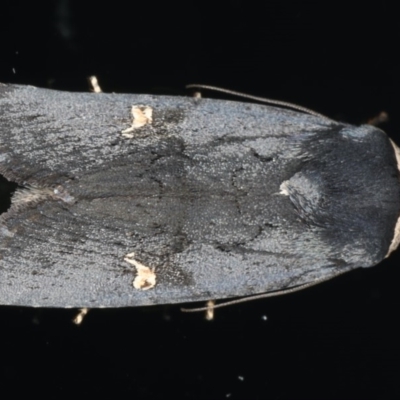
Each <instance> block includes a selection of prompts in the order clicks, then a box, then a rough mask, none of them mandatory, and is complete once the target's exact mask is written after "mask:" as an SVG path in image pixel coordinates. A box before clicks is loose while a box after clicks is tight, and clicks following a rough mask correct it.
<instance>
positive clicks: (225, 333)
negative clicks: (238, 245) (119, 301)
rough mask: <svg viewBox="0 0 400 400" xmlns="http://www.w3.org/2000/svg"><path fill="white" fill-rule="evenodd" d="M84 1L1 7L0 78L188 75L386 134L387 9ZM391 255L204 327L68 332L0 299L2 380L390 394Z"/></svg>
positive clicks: (173, 85)
mask: <svg viewBox="0 0 400 400" xmlns="http://www.w3.org/2000/svg"><path fill="white" fill-rule="evenodd" d="M85 4H86V5H85V6H84V8H83V6H81V5H79V3H78V2H68V1H56V2H50V1H48V2H41V3H40V4H39V5H38V4H36V3H33V2H22V1H12V2H11V1H9V2H3V3H2V5H1V19H2V24H1V28H0V37H1V47H0V49H1V50H0V51H1V53H0V54H1V56H0V81H1V82H6V83H24V84H32V85H37V86H42V87H53V88H55V89H64V90H80V91H85V90H87V88H88V85H87V83H86V77H87V76H88V75H91V74H96V75H97V76H98V78H99V80H100V84H101V85H102V88H103V90H104V91H115V92H121V91H123V92H128V93H133V92H135V93H150V92H151V93H157V94H160V93H164V94H177V93H179V94H184V93H185V92H184V91H183V90H182V87H183V86H184V85H185V84H187V83H191V82H195V81H198V82H202V83H210V84H216V85H219V86H222V87H229V88H232V89H238V90H242V91H246V92H250V93H253V94H258V95H265V96H269V97H272V98H279V99H282V100H287V101H292V102H297V103H299V104H302V105H304V106H308V107H311V108H314V109H316V110H317V111H319V112H322V113H324V114H327V115H329V116H330V117H332V118H335V119H339V120H343V121H345V122H351V123H362V122H365V121H367V120H368V119H370V118H372V117H374V116H376V115H377V114H379V113H380V112H381V111H385V112H387V113H388V115H389V118H390V120H389V122H388V123H386V124H385V125H382V128H383V129H384V130H385V131H386V132H387V133H388V134H389V136H390V137H392V138H393V139H394V140H395V141H397V143H399V140H398V130H399V125H400V123H399V119H398V107H399V105H398V93H399V85H398V71H399V63H398V61H397V57H398V54H397V53H398V51H397V49H398V42H399V31H398V23H397V13H396V11H395V9H394V5H393V6H392V5H391V4H390V3H388V2H379V3H370V5H368V6H360V5H354V6H353V5H352V4H349V3H348V2H346V3H343V4H341V3H338V2H323V3H322V2H269V3H268V4H266V5H263V6H257V5H256V2H251V1H250V2H249V1H247V2H234V3H233V2H229V3H228V4H227V6H226V7H223V8H222V7H221V8H217V7H216V6H215V4H213V5H207V4H205V3H197V4H196V5H191V4H190V3H188V4H187V5H186V6H185V5H184V6H182V5H173V4H171V3H168V2H166V3H164V5H162V6H157V5H151V6H149V5H148V4H146V3H140V4H132V5H131V6H127V5H125V4H120V5H118V4H115V3H113V4H112V5H107V6H101V5H99V4H98V3H96V2H86V3H85ZM360 7H361V8H360ZM187 38H189V40H188V39H187ZM13 69H14V70H15V73H14V72H13ZM213 96H214V97H220V96H219V95H217V96H216V95H214V94H213ZM5 201H7V200H5ZM398 262H399V260H398V255H397V254H396V253H395V254H393V255H392V256H391V257H390V258H389V259H388V260H386V261H385V262H383V263H381V264H380V265H379V266H377V267H375V268H371V269H363V270H359V271H355V272H352V273H350V274H348V275H347V276H343V277H341V278H338V279H336V280H335V281H332V282H329V283H327V284H324V285H322V286H319V287H315V288H313V289H310V290H308V291H305V292H302V293H298V294H296V295H291V296H287V297H283V298H279V299H270V300H266V301H261V302H257V303H248V304H245V305H242V306H240V307H239V306H238V307H232V308H229V309H225V310H220V311H219V312H217V313H216V319H215V320H214V321H213V322H207V321H205V320H204V319H203V315H202V314H194V315H189V314H182V313H180V311H179V307H177V306H170V307H149V308H139V309H123V310H97V311H92V312H91V313H89V315H88V316H87V317H86V319H85V320H84V322H83V324H82V325H81V326H79V327H76V326H75V325H73V324H72V323H71V319H72V318H73V316H74V315H75V312H74V311H73V310H58V309H57V310H45V309H29V308H25V309H24V308H10V307H1V309H0V313H1V321H2V330H1V339H2V344H3V347H4V349H3V352H2V363H1V368H2V370H1V375H0V379H1V383H2V388H3V390H6V384H8V385H10V387H12V390H13V393H15V394H16V393H21V392H24V393H33V392H35V391H40V392H41V393H44V392H47V393H51V394H52V395H53V396H54V395H55V396H59V395H60V394H62V393H66V392H68V393H71V394H73V395H77V394H78V393H81V394H83V395H93V394H104V393H107V392H108V393H110V394H113V395H115V396H122V395H130V396H133V397H135V398H167V397H172V396H173V397H175V398H203V399H209V398H227V396H228V395H230V397H229V398H246V399H247V398H255V399H294V398H295V399H302V398H315V399H317V398H327V399H337V398H353V399H354V398H356V399H396V398H399V396H400V384H399V381H398V376H399V366H398V359H399V356H400V345H399V342H398V338H399V334H400V332H399V328H398V323H397V319H398V318H397V314H398V303H399V290H398V287H397V286H398V285H397V282H398V280H399V279H398V278H399V272H398V270H396V268H397V266H398ZM264 316H267V320H264Z"/></svg>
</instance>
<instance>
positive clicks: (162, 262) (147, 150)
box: [0, 85, 394, 307]
mask: <svg viewBox="0 0 400 400" xmlns="http://www.w3.org/2000/svg"><path fill="white" fill-rule="evenodd" d="M132 106H145V107H149V108H151V109H152V112H153V114H152V121H151V122H148V123H147V124H145V125H144V126H142V127H139V128H136V129H135V130H133V131H132V133H133V137H125V136H124V135H122V134H121V132H122V131H123V130H125V129H127V128H129V127H130V126H131V124H132V115H131V108H132ZM343 127H345V126H343V125H340V124H338V123H335V122H332V121H330V120H328V119H326V120H324V119H321V118H317V117H313V116H309V115H304V114H300V113H296V112H291V111H286V110H281V109H276V108H272V107H265V106H259V105H252V104H243V103H235V102H228V101H216V100H205V99H201V100H199V99H191V98H179V97H160V96H145V95H140V96H139V95H120V94H118V95H113V94H82V93H79V94H76V93H67V92H65V93H63V92H57V91H50V90H43V89H36V88H33V87H23V86H6V85H0V132H1V133H0V172H1V174H3V175H4V176H5V177H6V178H7V179H10V180H13V181H16V182H18V183H19V184H21V185H24V186H32V187H34V188H35V189H30V191H29V193H33V194H32V196H33V195H35V194H36V197H34V198H33V200H32V201H30V202H29V201H28V200H29V199H30V198H29V197H23V196H22V198H23V199H26V201H27V202H26V204H25V205H24V204H23V202H24V200H22V203H21V202H19V203H18V205H13V206H12V208H11V209H10V210H9V211H8V212H7V213H5V214H3V215H2V216H1V218H2V220H1V221H2V222H1V223H0V303H1V304H15V305H26V306H45V307H84V306H85V307H121V306H139V305H150V304H165V303H177V302H186V301H197V300H205V299H215V298H226V297H232V296H241V295H249V294H254V293H260V292H265V291H268V290H274V289H282V288H285V287H290V286H294V285H297V284H301V283H306V282H310V281H313V280H314V279H316V278H321V277H323V276H329V275H333V274H335V272H337V270H338V268H341V269H351V268H354V267H355V266H367V265H371V263H372V264H374V263H376V262H378V261H379V260H380V259H381V258H382V257H383V255H384V251H385V246H386V244H387V243H386V242H387V241H388V240H389V239H386V237H385V240H386V242H385V240H383V239H382V238H379V240H378V239H376V238H375V239H374V238H373V239H371V240H369V239H368V240H369V241H368V240H367V241H366V244H365V245H363V246H360V247H359V249H358V250H357V251H356V253H351V251H350V250H349V249H347V250H346V251H347V253H346V251H344V252H343V249H342V243H339V244H338V246H336V247H335V246H334V245H332V238H331V237H330V236H329V234H327V233H326V232H327V228H326V226H325V227H324V224H323V223H322V224H319V222H318V221H314V220H312V219H310V218H308V217H309V215H308V214H307V212H308V211H307V207H304V209H303V208H302V207H303V206H302V205H300V206H299V205H298V204H296V199H298V198H300V200H301V198H304V197H305V198H306V199H307V196H308V195H304V194H303V197H301V196H302V194H301V193H300V197H296V196H298V192H299V188H298V187H296V182H297V181H298V180H299V176H300V180H301V179H302V175H301V174H300V175H296V173H299V171H301V170H302V168H303V167H304V165H305V163H308V164H307V165H309V164H310V158H312V156H310V155H309V154H308V153H307V151H305V149H306V148H308V147H309V143H311V142H312V140H313V139H314V138H315V136H316V135H319V134H321V132H322V133H324V134H325V132H330V133H332V135H338V134H339V132H340V130H341V129H342V128H343ZM378 132H380V131H378ZM367 134H369V133H367ZM332 135H331V136H332ZM382 135H383V134H382ZM346 140H347V141H349V139H348V138H346ZM382 140H383V139H382ZM386 140H387V139H386ZM328 143H329V140H328ZM388 152H389V150H388ZM389 158H390V157H389ZM293 176H297V178H296V179H297V180H296V179H294V180H293V181H290V179H291V178H292V177H293ZM285 181H289V183H290V182H291V183H292V184H291V185H290V184H288V185H287V190H288V193H290V195H285V194H282V193H280V192H281V185H282V183H283V182H285ZM313 182H314V181H313ZM316 182H317V184H316V183H315V182H314V183H312V185H314V186H315V185H317V186H318V182H320V181H318V180H317V181H316ZM303 183H304V182H303ZM312 185H311V186H312ZM321 185H322V184H321ZM303 186H304V185H303ZM306 186H307V185H306ZM317 189H318V188H316V187H311V189H310V190H311V192H313V191H315V190H317ZM311 196H312V195H311ZM392 197H393V196H392ZM299 207H300V208H299ZM304 210H305V211H304ZM310 212H311V213H312V212H313V210H311V211H310ZM302 213H303V214H304V213H306V214H307V215H303V214H302ZM390 216H392V214H390ZM390 216H389V215H388V216H384V217H385V218H386V219H390ZM317 217H318V216H317ZM313 218H314V217H313ZM332 224H334V223H333V222H332ZM320 225H321V226H320ZM392 228H393V229H394V226H390V227H389V229H392ZM379 234H380V232H379ZM375 236H376V235H375ZM387 236H388V237H389V236H390V235H389V234H388V235H387ZM344 240H345V244H347V245H348V247H351V245H352V243H351V241H352V239H351V238H349V237H348V236H346V235H345V239H344ZM357 240H358V239H357ZM378 242H379V243H378ZM357 243H359V241H358V242H357ZM371 243H372V245H373V246H375V247H376V249H377V250H376V249H375V247H373V248H374V251H373V252H372V253H371V252H370V251H369V250H368V246H370V245H371ZM132 252H134V253H135V259H136V260H137V261H139V262H140V263H142V264H143V265H145V266H148V267H149V268H151V269H153V270H154V273H155V275H156V285H155V286H154V287H153V288H152V289H149V290H145V291H144V290H140V289H135V288H134V287H133V285H132V282H133V280H134V278H135V276H136V273H137V271H136V269H135V267H134V266H133V265H131V264H129V263H128V262H126V261H125V260H124V258H125V256H126V255H127V254H129V253H132ZM364 264H365V265H364Z"/></svg>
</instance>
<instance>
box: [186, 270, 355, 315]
mask: <svg viewBox="0 0 400 400" xmlns="http://www.w3.org/2000/svg"><path fill="white" fill-rule="evenodd" d="M345 272H348V271H341V272H339V273H337V274H336V275H333V276H330V277H326V278H320V279H317V280H316V281H314V282H309V283H304V284H303V285H299V286H295V287H292V288H290V289H284V290H278V291H277V292H267V293H261V294H255V295H252V296H248V297H243V298H241V299H237V300H231V301H226V302H224V303H220V304H215V305H214V306H213V308H214V309H215V308H222V307H229V306H233V305H235V304H240V303H247V302H248V301H253V300H259V299H266V298H267V297H276V296H283V295H285V294H291V293H295V292H300V290H303V289H307V288H310V287H313V286H315V285H319V284H320V283H323V282H326V281H330V280H331V279H333V278H336V277H337V276H339V275H342V274H344V273H345ZM209 309H210V304H209V303H207V307H198V308H181V311H182V312H200V311H208V310H209Z"/></svg>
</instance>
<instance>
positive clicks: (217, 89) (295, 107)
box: [185, 83, 332, 121]
mask: <svg viewBox="0 0 400 400" xmlns="http://www.w3.org/2000/svg"><path fill="white" fill-rule="evenodd" d="M185 87H186V89H192V88H197V89H206V90H214V91H215V92H221V93H227V94H231V95H233V96H239V97H243V98H246V99H251V100H256V101H260V102H262V103H266V104H270V105H274V106H281V107H287V108H291V109H292V110H296V111H301V112H304V113H306V114H310V115H314V116H315V117H321V118H325V119H329V120H331V118H329V117H327V116H326V115H323V114H320V113H318V112H316V111H314V110H311V109H310V108H307V107H302V106H299V105H297V104H293V103H289V102H287V101H281V100H273V99H268V98H265V97H258V96H253V95H251V94H247V93H241V92H236V91H234V90H229V89H224V88H220V87H216V86H210V85H201V84H197V83H193V84H190V85H186V86H185ZM331 121H332V120H331Z"/></svg>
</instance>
